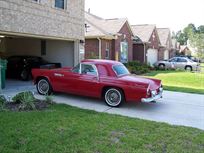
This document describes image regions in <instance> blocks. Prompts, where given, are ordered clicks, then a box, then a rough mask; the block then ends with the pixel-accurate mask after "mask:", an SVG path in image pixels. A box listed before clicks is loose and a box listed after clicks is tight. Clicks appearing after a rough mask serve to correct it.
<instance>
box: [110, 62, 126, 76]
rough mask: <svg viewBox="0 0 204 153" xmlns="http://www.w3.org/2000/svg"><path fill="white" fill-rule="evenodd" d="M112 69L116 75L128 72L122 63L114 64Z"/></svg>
mask: <svg viewBox="0 0 204 153" xmlns="http://www.w3.org/2000/svg"><path fill="white" fill-rule="evenodd" d="M113 70H114V71H115V73H116V74H117V76H121V75H127V74H130V73H129V71H128V69H127V68H126V67H125V66H124V65H114V66H113Z"/></svg>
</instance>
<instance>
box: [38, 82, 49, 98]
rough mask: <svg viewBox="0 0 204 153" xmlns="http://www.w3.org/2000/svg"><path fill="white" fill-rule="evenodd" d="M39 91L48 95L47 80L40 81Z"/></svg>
mask: <svg viewBox="0 0 204 153" xmlns="http://www.w3.org/2000/svg"><path fill="white" fill-rule="evenodd" d="M38 91H39V92H40V93H41V94H44V95H46V94H47V93H48V91H49V84H48V82H47V80H44V79H42V80H40V81H39V82H38Z"/></svg>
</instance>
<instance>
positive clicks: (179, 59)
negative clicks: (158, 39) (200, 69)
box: [178, 58, 187, 62]
mask: <svg viewBox="0 0 204 153" xmlns="http://www.w3.org/2000/svg"><path fill="white" fill-rule="evenodd" d="M178 62H187V60H186V59H184V58H178Z"/></svg>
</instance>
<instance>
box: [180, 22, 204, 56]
mask: <svg viewBox="0 0 204 153" xmlns="http://www.w3.org/2000/svg"><path fill="white" fill-rule="evenodd" d="M176 39H177V41H178V42H179V43H180V44H181V45H186V44H187V41H188V40H189V42H190V44H191V46H192V47H194V48H195V50H196V56H197V57H198V58H200V59H204V25H201V26H199V27H198V28H196V26H195V25H194V24H192V23H190V24H188V26H187V27H185V28H184V29H183V30H182V31H181V30H180V31H178V32H177V33H176Z"/></svg>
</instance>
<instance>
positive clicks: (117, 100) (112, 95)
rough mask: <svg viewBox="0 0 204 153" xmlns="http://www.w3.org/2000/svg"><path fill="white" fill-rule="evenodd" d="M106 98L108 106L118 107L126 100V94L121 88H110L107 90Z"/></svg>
mask: <svg viewBox="0 0 204 153" xmlns="http://www.w3.org/2000/svg"><path fill="white" fill-rule="evenodd" d="M104 100H105V102H106V104H107V105H108V106H111V107H118V106H119V105H121V104H122V103H123V101H124V94H123V92H122V91H121V90H120V89H116V88H110V89H108V90H106V91H105V95H104Z"/></svg>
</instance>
